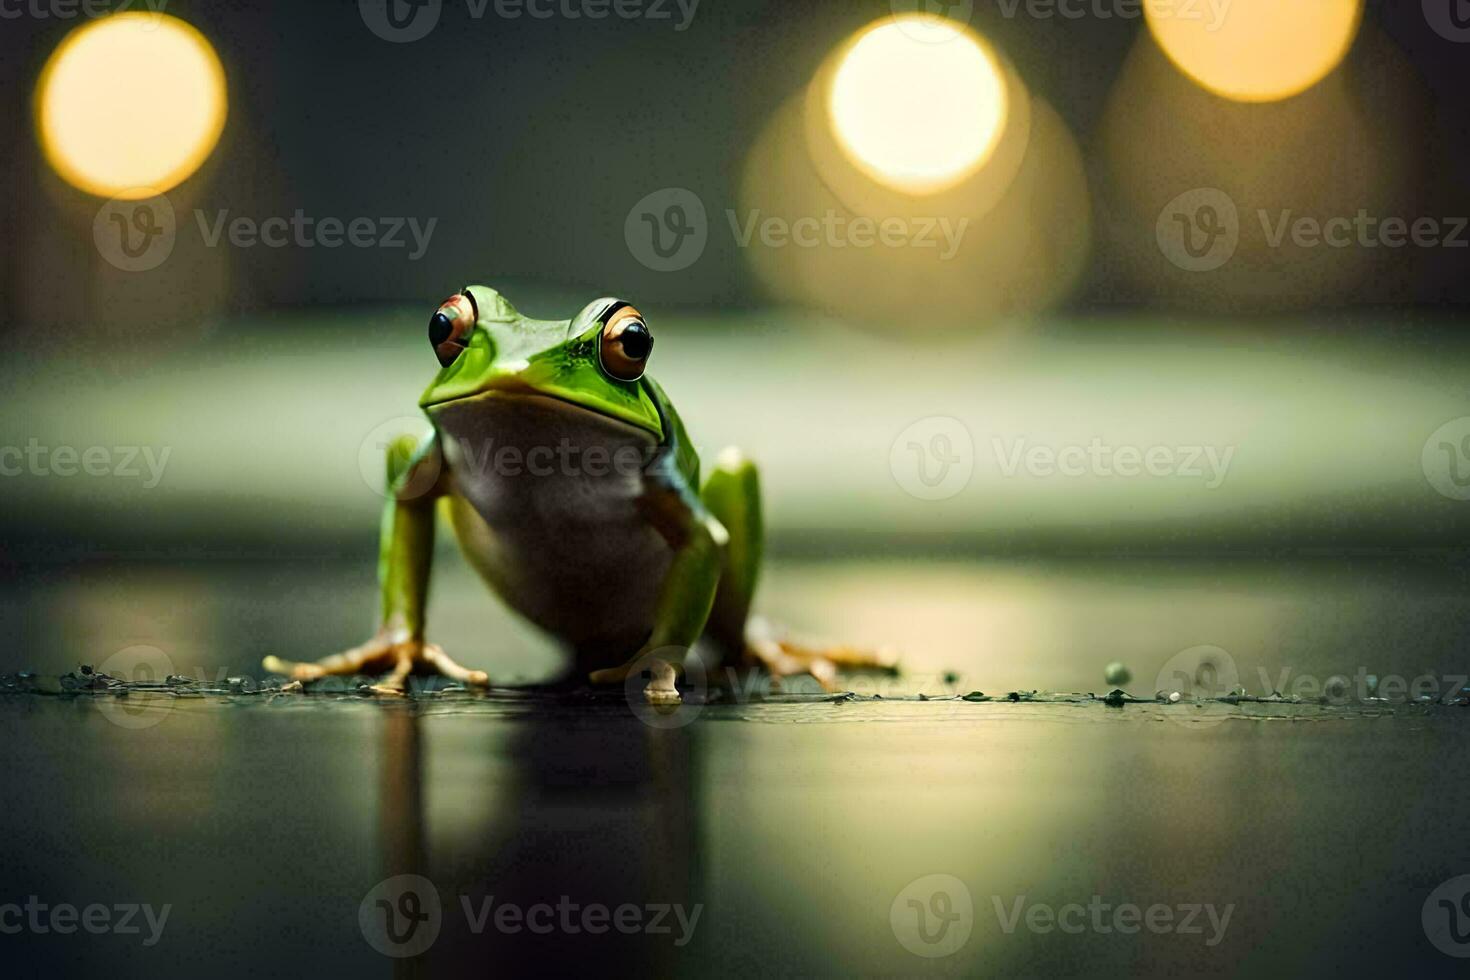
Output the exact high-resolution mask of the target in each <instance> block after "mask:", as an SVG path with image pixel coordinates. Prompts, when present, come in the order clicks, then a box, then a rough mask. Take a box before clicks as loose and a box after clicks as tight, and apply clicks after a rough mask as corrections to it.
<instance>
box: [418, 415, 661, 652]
mask: <svg viewBox="0 0 1470 980" xmlns="http://www.w3.org/2000/svg"><path fill="white" fill-rule="evenodd" d="M433 420H434V423H435V426H436V428H437V429H438V430H439V438H440V441H441V445H442V447H443V452H444V458H445V462H446V465H447V466H448V469H449V474H450V485H451V487H452V490H453V493H452V494H451V497H450V499H451V505H452V506H451V513H452V515H453V523H454V530H455V534H456V536H457V537H458V538H459V542H460V546H461V547H462V548H463V549H464V552H465V555H466V556H467V557H468V558H469V560H470V562H471V564H473V565H474V566H475V568H476V569H477V570H478V571H479V572H480V574H481V575H482V576H483V577H484V578H485V580H486V581H487V582H489V584H490V585H491V586H492V587H493V588H494V589H495V591H496V592H498V593H499V594H500V595H501V597H502V598H504V599H505V601H506V602H507V603H508V604H509V605H510V606H512V607H513V608H514V609H516V610H517V611H519V612H520V613H521V614H522V615H524V616H526V617H527V618H528V619H530V620H531V621H532V622H534V623H537V624H538V625H540V626H541V627H542V628H544V629H546V630H547V631H549V632H551V633H553V634H554V635H556V636H558V637H560V638H561V639H562V640H564V641H566V642H567V643H569V644H571V645H572V646H573V647H574V648H575V649H576V650H577V651H578V652H579V654H581V655H582V656H583V657H584V658H588V659H592V660H596V661H604V662H605V665H607V666H612V665H615V664H617V663H621V662H623V661H624V660H625V659H626V658H627V656H628V655H630V654H632V653H634V652H636V651H637V649H638V647H639V646H640V645H641V644H642V642H643V641H644V639H645V638H647V636H648V634H649V632H650V631H651V630H652V628H653V617H654V607H655V605H656V603H657V600H658V594H659V589H660V587H661V585H662V584H663V580H664V576H665V575H666V574H667V573H668V570H669V563H670V561H671V559H672V557H673V555H672V551H671V549H670V547H669V545H668V543H667V542H666V541H665V539H664V538H663V536H662V535H660V534H659V533H658V531H657V530H655V529H654V527H653V526H652V525H651V524H649V522H648V521H647V520H646V519H645V517H644V516H643V513H642V512H641V511H640V505H639V499H640V498H641V497H643V496H644V494H645V491H646V487H645V478H644V475H643V465H644V464H645V463H646V462H647V461H648V459H649V458H650V453H651V452H652V451H653V450H654V448H655V446H656V443H655V440H654V438H653V437H652V436H651V435H649V434H648V433H646V432H644V431H643V430H641V429H638V428H636V427H634V426H631V425H628V424H627V423H624V422H620V421H618V420H616V419H611V418H607V417H606V416H602V415H598V414H597V413H595V412H591V411H588V410H586V409H583V408H580V407H578V406H575V405H572V404H570V403H568V402H564V401H560V400H557V399H554V398H549V397H545V396H542V395H530V394H503V393H495V394H489V395H480V396H477V397H474V398H468V399H462V400H459V401H455V402H450V403H448V404H446V405H444V406H442V407H441V408H436V409H434V411H433Z"/></svg>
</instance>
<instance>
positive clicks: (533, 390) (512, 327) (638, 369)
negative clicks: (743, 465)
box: [419, 286, 663, 439]
mask: <svg viewBox="0 0 1470 980" xmlns="http://www.w3.org/2000/svg"><path fill="white" fill-rule="evenodd" d="M429 343H430V344H431V345H432V346H433V348H434V353H435V354H436V355H437V356H438V358H439V364H440V370H439V373H438V375H436V376H435V378H434V380H433V382H432V383H431V384H430V385H429V387H428V390H427V391H425V392H424V394H423V397H422V398H420V399H419V405H421V406H422V407H423V408H425V409H432V408H433V407H434V406H436V405H444V404H446V403H448V402H452V401H456V400H459V399H463V398H472V397H476V396H480V395H490V396H493V395H495V394H497V393H505V394H538V395H545V396H548V397H551V398H557V399H560V400H561V401H565V402H570V403H571V404H573V405H576V406H578V407H580V408H583V409H586V410H587V411H590V412H596V413H597V414H599V415H605V416H608V417H609V418H615V419H620V420H622V421H624V422H627V423H629V424H631V425H635V426H638V427H639V428H642V429H645V430H647V431H649V432H651V433H652V434H653V435H654V437H655V438H660V439H661V438H662V436H663V424H662V422H661V421H660V419H659V414H658V409H657V408H656V407H655V406H654V404H653V400H652V399H651V398H650V397H649V395H648V392H647V391H646V390H645V387H644V385H643V382H642V378H643V371H644V369H645V368H646V367H647V365H648V356H649V354H650V353H651V352H652V350H653V334H652V333H650V332H649V329H648V325H647V323H646V322H645V321H644V319H643V316H642V315H641V314H640V313H639V312H638V311H637V310H635V309H634V308H633V307H631V306H629V305H628V304H627V303H625V302H623V301H622V300H617V299H608V298H604V299H597V300H593V301H592V302H591V303H588V304H587V305H586V306H585V307H583V309H582V312H581V313H578V314H577V315H576V316H575V317H573V318H572V319H570V320H531V319H527V318H526V317H523V316H521V315H520V314H519V313H517V312H516V310H515V307H513V306H511V305H510V303H509V302H508V301H507V300H506V298H505V297H504V296H501V295H500V294H499V293H497V292H496V291H495V290H493V289H490V288H489V287H487V286H466V287H465V288H464V289H463V290H461V291H460V292H458V293H456V294H455V295H453V296H451V297H449V298H448V299H446V300H445V301H444V302H443V303H441V304H439V308H438V310H436V311H435V312H434V315H433V316H432V317H431V318H430V319H429Z"/></svg>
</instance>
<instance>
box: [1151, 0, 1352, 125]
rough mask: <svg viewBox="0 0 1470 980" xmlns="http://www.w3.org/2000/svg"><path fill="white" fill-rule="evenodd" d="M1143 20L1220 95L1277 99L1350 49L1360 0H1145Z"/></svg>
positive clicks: (1183, 65) (1311, 81) (1186, 68)
mask: <svg viewBox="0 0 1470 980" xmlns="http://www.w3.org/2000/svg"><path fill="white" fill-rule="evenodd" d="M1143 9H1144V15H1145V17H1147V19H1148V26H1149V28H1150V29H1151V30H1152V31H1153V35H1154V38H1155V39H1156V40H1157V41H1158V42H1159V46H1160V47H1162V48H1163V49H1164V52H1165V53H1166V54H1167V55H1168V56H1169V58H1170V60H1171V61H1173V62H1174V64H1175V65H1177V66H1178V67H1179V69H1180V70H1181V71H1183V72H1184V73H1185V74H1186V75H1188V76H1189V77H1190V78H1193V79H1194V80H1195V81H1196V82H1198V83H1199V84H1200V85H1203V86H1204V87H1205V88H1207V89H1209V90H1210V91H1211V92H1214V93H1216V94H1217V95H1223V96H1225V97H1226V98H1229V99H1234V100H1236V101H1238V102H1274V101H1277V100H1279V99H1286V98H1290V97H1291V96H1293V95H1297V94H1298V93H1300V92H1303V91H1305V90H1306V89H1308V88H1311V87H1312V86H1313V85H1315V84H1317V83H1318V82H1320V81H1321V80H1322V79H1323V78H1324V77H1326V75H1327V74H1328V73H1329V72H1331V71H1332V70H1333V69H1334V68H1336V67H1337V66H1338V64H1339V63H1340V62H1341V61H1342V59H1343V58H1344V57H1345V56H1346V55H1347V53H1348V49H1349V48H1350V47H1352V43H1353V38H1355V37H1356V36H1357V33H1358V25H1359V24H1360V23H1361V21H1362V14H1363V4H1362V0H1230V2H1229V3H1227V4H1223V5H1218V6H1216V5H1211V4H1203V3H1202V4H1194V5H1190V4H1183V3H1171V2H1167V0H1148V2H1145V3H1144V5H1143Z"/></svg>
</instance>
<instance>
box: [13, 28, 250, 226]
mask: <svg viewBox="0 0 1470 980" xmlns="http://www.w3.org/2000/svg"><path fill="white" fill-rule="evenodd" d="M225 111H226V100H225V72H224V68H223V66H221V65H220V61H219V57H218V56H217V55H216V54H215V52H214V48H213V47H211V46H210V44H209V42H208V41H207V40H205V38H204V35H202V34H200V33H199V32H198V31H197V30H195V29H194V28H193V27H191V26H190V25H188V24H186V23H184V22H183V21H181V20H179V19H178V18H176V17H169V16H165V15H163V14H155V13H145V12H132V13H120V14H114V15H112V16H110V17H104V18H102V19H100V20H96V21H93V22H92V23H90V24H87V25H85V26H82V27H79V28H77V29H76V30H74V31H72V32H71V33H70V34H68V35H67V36H66V38H65V39H64V40H63V41H62V42H61V44H60V45H58V46H57V48H56V50H55V51H54V52H53V53H52V55H51V57H50V59H49V60H48V61H47V62H46V66H45V68H43V69H42V71H41V78H40V81H39V82H38V83H37V86H36V126H37V130H38V132H39V136H40V140H41V147H42V149H43V151H44V152H45V154H46V159H47V161H48V162H49V163H50V164H51V166H52V167H53V168H55V170H56V172H57V173H58V174H60V175H61V177H62V178H63V179H64V180H66V181H67V183H69V184H72V185H74V186H76V187H79V188H81V189H82V190H84V191H87V192H89V193H92V194H97V195H99V196H102V197H123V198H130V199H131V198H141V197H148V196H151V195H152V194H156V193H161V192H163V191H166V190H168V189H169V188H171V187H174V186H175V185H177V184H179V183H180V182H182V181H183V180H185V179H186V178H187V177H188V176H189V175H190V174H192V173H193V172H194V171H195V170H197V169H198V168H199V165H200V164H202V163H203V162H204V160H205V158H206V157H208V156H209V154H210V152H211V151H212V150H213V149H214V147H215V144H216V143H217V142H219V137H220V133H222V132H223V131H224V127H225Z"/></svg>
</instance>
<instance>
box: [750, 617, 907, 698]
mask: <svg viewBox="0 0 1470 980" xmlns="http://www.w3.org/2000/svg"><path fill="white" fill-rule="evenodd" d="M745 659H746V661H747V663H752V664H755V665H758V666H760V667H762V668H764V669H765V671H766V673H768V674H770V675H771V687H772V689H773V690H779V689H780V686H781V678H783V677H795V676H800V675H810V676H811V677H812V678H813V679H814V680H816V682H817V683H818V684H820V685H821V686H822V689H823V690H825V691H829V692H833V693H835V692H837V691H840V690H841V689H842V687H841V685H840V684H839V683H838V680H837V675H838V673H839V672H841V671H852V672H874V671H876V672H880V673H885V674H896V673H898V658H897V656H896V655H895V654H894V653H893V651H891V650H887V649H878V650H866V649H862V648H860V647H852V646H846V645H842V644H831V645H823V644H811V643H804V642H798V641H796V640H793V639H790V638H788V637H784V636H780V637H778V636H776V635H774V633H773V632H772V630H771V627H770V625H769V624H768V623H766V622H765V621H764V620H761V619H757V618H753V619H752V620H751V621H750V623H749V625H748V627H747V630H746V637H745Z"/></svg>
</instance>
